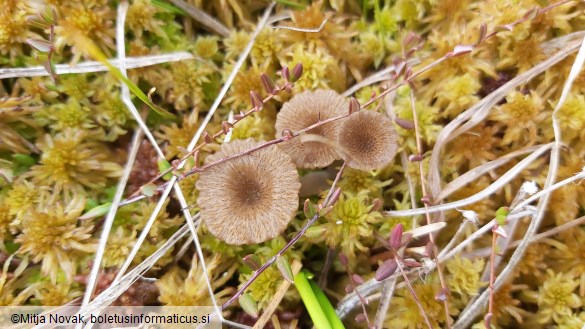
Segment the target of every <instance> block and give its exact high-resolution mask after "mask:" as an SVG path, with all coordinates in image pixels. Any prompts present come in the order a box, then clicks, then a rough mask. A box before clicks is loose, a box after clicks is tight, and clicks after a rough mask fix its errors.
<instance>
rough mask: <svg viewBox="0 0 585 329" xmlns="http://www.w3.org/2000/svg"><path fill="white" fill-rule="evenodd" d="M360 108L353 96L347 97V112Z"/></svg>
mask: <svg viewBox="0 0 585 329" xmlns="http://www.w3.org/2000/svg"><path fill="white" fill-rule="evenodd" d="M360 108H361V105H360V102H358V100H357V99H356V98H355V97H351V98H350V99H349V114H353V113H355V112H358V111H359V110H360Z"/></svg>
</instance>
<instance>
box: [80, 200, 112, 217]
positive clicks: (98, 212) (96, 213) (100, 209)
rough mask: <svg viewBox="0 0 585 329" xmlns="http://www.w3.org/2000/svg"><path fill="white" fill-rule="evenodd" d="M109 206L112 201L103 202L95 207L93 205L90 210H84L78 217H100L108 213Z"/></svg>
mask: <svg viewBox="0 0 585 329" xmlns="http://www.w3.org/2000/svg"><path fill="white" fill-rule="evenodd" d="M111 206H112V203H111V202H108V203H104V204H102V205H99V206H97V207H94V208H92V209H91V210H90V211H88V212H86V213H85V214H83V215H82V216H81V217H79V219H81V220H85V219H92V218H96V217H102V216H103V215H105V214H107V213H108V211H109V210H110V207H111Z"/></svg>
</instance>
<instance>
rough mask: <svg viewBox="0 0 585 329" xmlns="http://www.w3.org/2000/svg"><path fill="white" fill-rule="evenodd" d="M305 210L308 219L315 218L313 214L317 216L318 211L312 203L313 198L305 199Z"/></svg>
mask: <svg viewBox="0 0 585 329" xmlns="http://www.w3.org/2000/svg"><path fill="white" fill-rule="evenodd" d="M303 211H304V213H305V218H307V219H311V218H313V216H315V214H316V213H317V212H316V211H315V207H314V206H313V204H312V203H311V200H309V199H307V200H305V205H304V207H303Z"/></svg>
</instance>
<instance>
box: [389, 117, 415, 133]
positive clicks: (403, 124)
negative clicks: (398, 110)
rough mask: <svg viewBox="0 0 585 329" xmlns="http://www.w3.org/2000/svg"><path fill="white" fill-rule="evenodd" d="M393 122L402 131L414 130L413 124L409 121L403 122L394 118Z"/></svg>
mask: <svg viewBox="0 0 585 329" xmlns="http://www.w3.org/2000/svg"><path fill="white" fill-rule="evenodd" d="M394 122H395V123H396V124H397V125H398V126H400V127H401V128H403V129H407V130H412V129H414V122H412V121H410V120H404V119H400V118H398V117H397V118H395V119H394Z"/></svg>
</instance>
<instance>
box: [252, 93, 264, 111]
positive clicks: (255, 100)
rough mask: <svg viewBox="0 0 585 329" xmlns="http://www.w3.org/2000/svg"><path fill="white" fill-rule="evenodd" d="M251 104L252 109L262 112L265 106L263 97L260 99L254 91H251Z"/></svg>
mask: <svg viewBox="0 0 585 329" xmlns="http://www.w3.org/2000/svg"><path fill="white" fill-rule="evenodd" d="M250 102H251V103H252V107H254V110H255V111H260V110H261V109H262V106H264V102H263V101H262V97H260V95H259V94H258V93H257V92H255V91H254V90H251V91H250Z"/></svg>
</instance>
